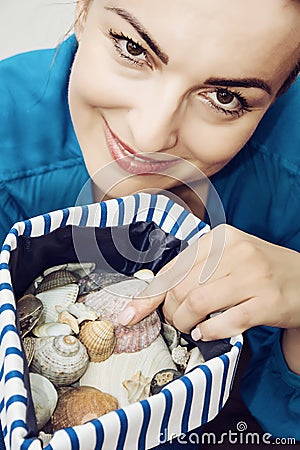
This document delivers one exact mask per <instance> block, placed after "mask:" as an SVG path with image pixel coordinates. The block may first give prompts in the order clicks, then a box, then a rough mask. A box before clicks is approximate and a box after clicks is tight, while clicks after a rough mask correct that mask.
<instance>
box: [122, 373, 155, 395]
mask: <svg viewBox="0 0 300 450" xmlns="http://www.w3.org/2000/svg"><path fill="white" fill-rule="evenodd" d="M150 382H151V377H144V375H143V374H142V372H141V371H140V370H139V371H138V372H137V373H136V374H135V375H133V377H132V378H131V379H130V380H125V381H123V383H122V384H123V386H124V388H125V389H126V391H127V396H128V402H129V403H135V402H139V401H141V400H144V399H145V398H147V397H149V393H150Z"/></svg>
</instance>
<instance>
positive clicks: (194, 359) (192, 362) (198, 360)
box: [184, 347, 205, 373]
mask: <svg viewBox="0 0 300 450" xmlns="http://www.w3.org/2000/svg"><path fill="white" fill-rule="evenodd" d="M204 362H205V360H204V357H203V355H202V353H201V352H200V350H199V348H198V347H194V348H193V349H192V350H191V351H190V357H189V360H188V363H187V366H186V368H185V371H184V373H187V372H189V371H190V370H192V369H194V368H195V367H197V366H199V365H200V364H203V363H204Z"/></svg>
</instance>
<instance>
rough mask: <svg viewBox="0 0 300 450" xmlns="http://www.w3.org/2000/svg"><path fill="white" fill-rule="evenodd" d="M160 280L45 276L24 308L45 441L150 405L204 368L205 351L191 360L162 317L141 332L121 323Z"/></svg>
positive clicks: (76, 273) (23, 331)
mask: <svg viewBox="0 0 300 450" xmlns="http://www.w3.org/2000/svg"><path fill="white" fill-rule="evenodd" d="M153 278H154V274H153V273H152V272H151V271H150V270H141V271H139V272H137V273H135V274H134V276H127V275H124V274H119V273H107V272H99V271H98V272H97V271H95V264H93V263H87V264H64V265H61V266H55V267H51V268H49V269H47V270H45V271H44V272H43V274H41V275H40V276H39V277H38V278H36V279H35V280H34V281H33V283H32V284H31V285H30V286H29V288H28V289H27V291H26V292H25V293H24V296H23V297H22V298H21V299H19V300H18V301H17V313H18V317H19V325H20V335H21V337H22V341H23V347H24V351H25V356H26V359H27V363H28V366H29V370H30V383H31V389H32V392H33V401H34V407H35V412H36V417H37V422H38V428H39V430H42V432H43V433H44V435H48V433H49V432H50V434H51V433H53V431H55V430H57V429H59V428H64V427H68V426H73V425H80V424H82V423H85V422H87V421H89V420H92V419H94V418H96V417H99V416H100V415H102V414H106V413H107V412H109V411H111V410H114V409H117V408H119V407H123V406H126V405H128V404H130V403H134V402H136V401H140V400H142V399H144V398H147V397H148V396H149V395H153V394H155V393H157V392H158V386H159V390H160V389H162V388H163V387H164V385H166V384H167V383H168V382H170V381H172V380H173V379H175V378H176V377H178V376H181V375H182V374H183V373H184V371H185V370H191V368H192V366H193V365H194V366H195V365H198V364H199V363H200V359H199V351H198V353H196V352H194V353H193V357H192V352H193V351H190V350H188V349H187V347H186V345H185V344H186V343H184V342H183V341H182V340H181V339H180V333H179V332H178V331H177V330H175V329H174V328H173V327H171V326H170V325H167V324H164V323H161V320H160V318H159V316H158V314H157V312H153V313H151V314H150V315H149V316H148V317H146V318H144V319H143V320H141V321H140V322H139V323H138V324H136V325H132V326H122V325H120V324H119V323H118V320H117V317H118V314H119V313H120V312H121V311H122V310H123V309H124V308H125V307H126V306H127V305H128V303H129V302H130V301H131V299H132V298H133V297H134V296H137V295H138V294H140V293H141V292H142V291H143V290H144V289H145V287H146V286H147V285H148V283H149V282H151V281H152V280H153ZM196 350H197V349H196ZM191 361H192V362H191ZM190 362H191V364H190ZM201 362H203V361H201ZM45 380H46V381H45ZM158 380H159V382H158ZM162 380H164V381H165V383H163V382H162ZM154 384H155V389H153V385H154ZM44 394H45V395H44ZM96 399H97V400H96ZM79 404H80V405H81V404H82V406H80V407H79ZM79 411H80V414H79ZM79 416H80V417H79Z"/></svg>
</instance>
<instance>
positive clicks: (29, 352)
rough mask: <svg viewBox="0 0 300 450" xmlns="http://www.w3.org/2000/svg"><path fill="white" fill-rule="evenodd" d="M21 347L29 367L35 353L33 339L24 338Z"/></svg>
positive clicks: (29, 337)
mask: <svg viewBox="0 0 300 450" xmlns="http://www.w3.org/2000/svg"><path fill="white" fill-rule="evenodd" d="M23 347H24V352H25V356H26V360H27V364H28V366H30V364H31V361H32V359H33V355H34V351H35V338H33V337H31V336H26V337H25V338H24V339H23Z"/></svg>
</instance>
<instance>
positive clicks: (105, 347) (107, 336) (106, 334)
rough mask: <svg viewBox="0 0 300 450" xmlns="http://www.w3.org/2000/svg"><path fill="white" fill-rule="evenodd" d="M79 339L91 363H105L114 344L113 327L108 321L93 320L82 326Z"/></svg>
mask: <svg viewBox="0 0 300 450" xmlns="http://www.w3.org/2000/svg"><path fill="white" fill-rule="evenodd" d="M79 339H80V341H81V342H82V343H83V345H84V346H85V348H86V349H87V352H88V354H89V357H90V360H91V361H92V362H100V361H105V360H106V359H107V358H108V357H109V356H110V355H111V354H112V352H113V350H114V347H115V344H116V336H115V333H114V325H113V323H112V322H110V321H108V320H94V321H89V322H86V323H84V324H83V325H82V327H81V329H80V332H79Z"/></svg>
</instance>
